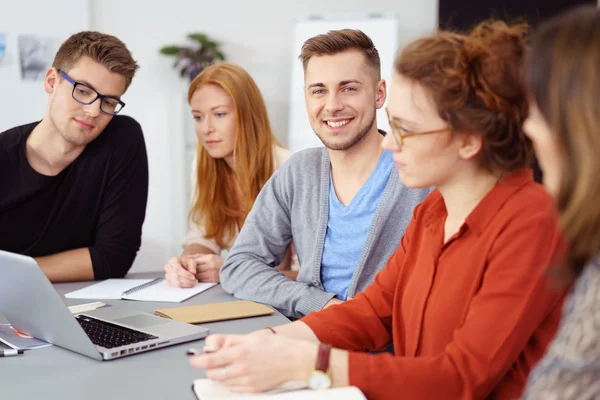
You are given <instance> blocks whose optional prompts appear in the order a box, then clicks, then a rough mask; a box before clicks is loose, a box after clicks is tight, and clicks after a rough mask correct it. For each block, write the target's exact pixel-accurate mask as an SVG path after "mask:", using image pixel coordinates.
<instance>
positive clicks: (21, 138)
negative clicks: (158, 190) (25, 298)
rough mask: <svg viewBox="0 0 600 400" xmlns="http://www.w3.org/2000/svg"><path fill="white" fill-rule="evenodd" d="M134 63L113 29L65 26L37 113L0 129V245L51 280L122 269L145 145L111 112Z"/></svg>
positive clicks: (135, 234)
mask: <svg viewBox="0 0 600 400" xmlns="http://www.w3.org/2000/svg"><path fill="white" fill-rule="evenodd" d="M137 68H138V65H137V63H136V62H135V61H134V60H133V58H132V56H131V53H130V52H129V50H128V49H127V48H126V46H125V45H124V44H123V43H122V42H121V41H120V40H119V39H117V38H115V37H114V36H110V35H106V34H103V33H99V32H90V31H85V32H80V33H77V34H74V35H73V36H71V37H69V38H68V39H67V40H66V41H65V42H64V43H63V44H62V45H61V47H60V49H59V50H58V52H57V54H56V57H55V59H54V62H53V64H52V67H51V68H50V69H49V70H48V71H47V72H46V76H45V79H44V90H45V92H46V93H48V105H47V107H46V111H45V114H44V117H43V119H42V120H41V121H38V122H34V123H31V124H27V125H23V126H18V127H16V128H12V129H9V130H8V131H6V132H3V133H1V134H0V188H2V190H1V192H0V250H5V251H11V252H14V253H20V254H24V255H28V256H31V257H34V258H35V259H36V261H37V263H38V264H39V266H40V268H41V269H42V271H43V272H44V273H45V274H46V276H47V277H48V278H49V279H50V280H51V281H53V282H60V281H73V280H90V279H105V278H112V277H122V276H124V275H125V274H126V273H127V271H128V270H129V268H130V267H131V264H132V263H133V260H134V259H135V256H136V254H137V251H138V249H139V247H140V243H141V229H142V224H143V222H144V218H145V213H146V201H147V195H148V161H147V156H146V147H145V144H144V137H143V134H142V130H141V128H140V125H139V124H138V123H137V122H136V121H135V120H133V119H132V118H130V117H125V116H116V115H117V114H118V113H119V111H120V110H121V109H122V108H123V106H124V105H125V103H123V101H122V100H121V96H123V94H124V93H125V91H126V90H127V88H128V87H129V85H130V84H131V81H132V79H133V76H134V75H135V72H136V70H137Z"/></svg>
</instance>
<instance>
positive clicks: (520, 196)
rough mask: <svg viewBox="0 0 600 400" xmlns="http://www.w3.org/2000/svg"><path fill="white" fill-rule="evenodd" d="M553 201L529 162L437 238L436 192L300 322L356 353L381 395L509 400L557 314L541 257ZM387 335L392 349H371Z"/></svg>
mask: <svg viewBox="0 0 600 400" xmlns="http://www.w3.org/2000/svg"><path fill="white" fill-rule="evenodd" d="M551 207H552V199H551V197H550V196H549V195H548V194H547V193H546V192H545V190H544V189H543V187H542V186H541V185H539V184H536V183H535V182H534V181H533V178H532V172H531V170H529V169H523V170H519V171H516V172H514V173H513V174H511V175H509V176H507V177H505V178H504V179H503V180H502V181H500V182H499V183H498V184H497V185H496V186H495V187H494V188H493V189H492V190H491V191H490V192H489V193H488V194H487V195H486V196H485V197H484V199H483V200H482V201H481V202H480V203H479V204H478V205H477V207H476V208H475V209H474V210H473V211H472V212H471V214H470V215H469V216H468V218H467V219H466V221H465V223H464V224H463V225H462V227H461V228H460V229H459V231H458V232H457V233H456V234H455V235H454V236H453V237H451V238H450V239H449V240H448V242H447V243H445V244H444V243H443V240H444V221H445V219H446V216H447V212H446V207H445V204H444V201H443V198H442V196H441V194H440V193H439V191H437V190H436V191H434V192H432V193H431V194H430V195H429V196H428V197H427V198H426V199H425V200H424V201H423V203H421V204H420V205H419V206H418V207H417V208H415V212H414V215H413V218H412V220H411V222H410V224H409V226H408V228H407V230H406V233H405V235H404V238H403V239H402V241H401V243H400V247H399V248H398V250H397V251H396V252H395V253H394V255H393V256H392V257H391V258H390V260H389V261H388V263H387V265H386V267H385V268H384V269H383V270H382V271H381V272H380V273H379V274H378V275H377V276H376V278H375V281H374V282H373V283H372V284H371V285H370V286H369V287H368V288H367V289H366V290H365V292H364V293H359V294H357V296H356V298H355V299H354V300H350V301H348V302H345V303H343V304H340V305H335V306H332V307H329V308H327V309H325V310H322V311H320V312H316V313H311V314H309V315H308V316H306V317H304V318H303V319H302V321H303V322H305V323H306V324H308V326H310V328H311V329H312V330H313V331H314V333H315V334H316V335H317V337H318V338H319V340H320V341H322V342H325V343H330V344H332V345H333V346H334V347H337V348H341V349H346V350H351V352H350V355H349V367H350V371H349V377H350V384H351V385H353V386H357V387H359V388H360V389H361V390H362V391H363V392H364V393H365V395H366V396H367V397H368V398H369V399H370V400H377V399H419V400H423V399H464V400H467V399H469V400H470V399H484V398H490V399H514V398H517V397H519V396H520V394H521V391H522V389H523V387H524V385H525V381H526V380H527V375H528V373H529V371H530V370H531V369H532V367H533V366H534V364H535V363H536V362H537V361H538V360H539V359H540V358H541V356H542V355H543V353H544V351H545V349H546V346H547V345H548V343H549V342H550V340H551V339H552V337H553V336H554V334H555V331H556V329H557V326H558V322H559V320H560V314H561V308H562V301H563V299H564V291H561V292H558V291H554V290H552V288H551V287H550V283H549V281H548V278H547V274H546V270H547V266H548V265H549V264H550V263H551V260H552V257H553V255H554V254H555V253H557V249H558V245H559V242H560V234H559V229H558V222H557V219H556V217H555V216H554V214H553V213H552V212H551V211H550V210H551ZM392 341H393V344H394V350H395V355H392V354H390V353H380V354H369V353H366V352H364V350H370V351H373V350H380V349H383V348H385V347H386V346H387V345H388V344H389V343H390V342H392Z"/></svg>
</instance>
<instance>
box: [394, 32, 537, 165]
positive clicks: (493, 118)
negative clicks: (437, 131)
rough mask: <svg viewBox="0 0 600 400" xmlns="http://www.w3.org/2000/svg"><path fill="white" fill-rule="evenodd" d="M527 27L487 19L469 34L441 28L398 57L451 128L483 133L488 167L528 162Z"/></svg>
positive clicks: (483, 157) (399, 64)
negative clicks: (524, 124) (525, 120)
mask: <svg viewBox="0 0 600 400" xmlns="http://www.w3.org/2000/svg"><path fill="white" fill-rule="evenodd" d="M528 30H529V29H528V26H527V25H523V24H520V25H514V26H508V25H506V24H505V23H504V22H501V21H485V22H482V23H480V24H479V25H477V26H476V27H475V28H474V29H473V30H472V31H471V32H470V33H469V34H459V33H453V32H448V31H441V32H438V33H436V34H434V35H432V36H429V37H425V38H422V39H419V40H416V41H414V42H412V43H411V44H409V45H408V46H407V47H406V48H405V49H404V50H403V51H402V52H401V53H400V54H399V55H398V56H397V58H396V60H395V63H394V69H395V71H396V72H397V73H399V74H400V75H402V76H404V77H406V78H409V79H411V80H413V81H415V82H418V83H419V84H421V85H423V87H425V89H426V90H427V91H428V93H429V94H430V95H431V96H432V99H433V101H434V104H435V105H436V108H437V111H438V114H439V116H440V117H441V118H442V119H443V120H444V121H446V122H447V123H448V125H449V126H450V128H451V129H452V130H453V131H456V132H477V133H480V134H481V135H482V138H483V147H482V151H481V153H480V155H479V157H480V161H481V164H482V165H483V166H484V167H485V168H488V169H490V170H499V171H502V172H510V171H513V170H516V169H519V168H523V167H527V166H529V165H530V161H531V157H532V154H533V150H532V145H531V142H530V141H529V140H528V139H527V137H526V136H525V135H524V134H523V132H522V124H523V122H524V119H525V118H526V117H527V108H528V107H527V96H526V91H525V88H524V84H523V79H522V75H523V73H522V71H523V65H524V57H525V52H526V46H525V34H526V33H527V32H528Z"/></svg>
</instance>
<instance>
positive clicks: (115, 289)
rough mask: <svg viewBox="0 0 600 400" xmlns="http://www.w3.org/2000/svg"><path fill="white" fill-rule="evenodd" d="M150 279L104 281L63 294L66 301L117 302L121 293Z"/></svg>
mask: <svg viewBox="0 0 600 400" xmlns="http://www.w3.org/2000/svg"><path fill="white" fill-rule="evenodd" d="M151 280H152V279H106V280H104V281H102V282H98V283H95V284H93V285H91V286H88V287H85V288H83V289H79V290H76V291H74V292H71V293H67V294H65V297H66V298H67V299H109V300H119V299H121V296H122V295H123V292H125V291H126V290H129V289H131V288H133V287H135V286H139V285H143V284H144V283H147V282H150V281H151Z"/></svg>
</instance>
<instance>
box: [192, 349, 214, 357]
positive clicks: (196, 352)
mask: <svg viewBox="0 0 600 400" xmlns="http://www.w3.org/2000/svg"><path fill="white" fill-rule="evenodd" d="M213 352H214V351H213V350H204V349H203V350H197V349H194V348H192V349H189V350H188V351H186V352H185V354H186V355H187V356H197V355H199V354H202V353H204V354H209V353H213Z"/></svg>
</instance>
